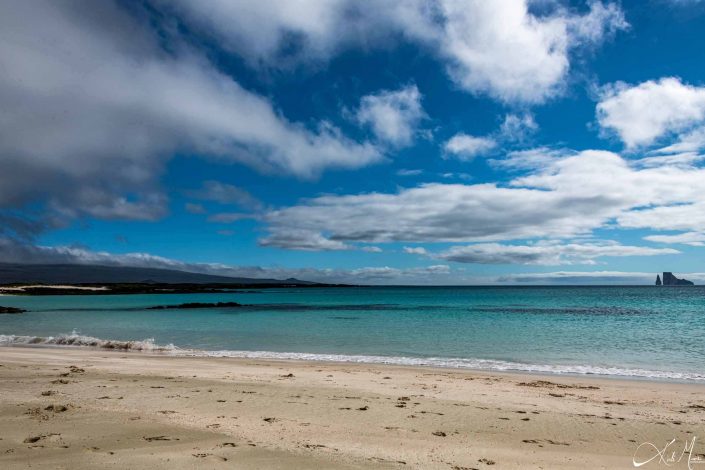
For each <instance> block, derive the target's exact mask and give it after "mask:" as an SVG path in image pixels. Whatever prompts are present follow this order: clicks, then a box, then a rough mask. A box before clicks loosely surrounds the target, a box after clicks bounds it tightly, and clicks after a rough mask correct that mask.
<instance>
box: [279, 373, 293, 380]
mask: <svg viewBox="0 0 705 470" xmlns="http://www.w3.org/2000/svg"><path fill="white" fill-rule="evenodd" d="M281 377H282V378H283V379H291V378H293V377H294V374H291V373H289V374H286V375H282V376H281Z"/></svg>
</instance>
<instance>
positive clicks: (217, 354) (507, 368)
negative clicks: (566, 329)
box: [0, 332, 705, 385]
mask: <svg viewBox="0 0 705 470" xmlns="http://www.w3.org/2000/svg"><path fill="white" fill-rule="evenodd" d="M6 338H23V339H28V340H29V339H30V338H31V339H37V341H36V342H11V343H7V342H6V341H5V342H3V341H2V340H3V339H6ZM48 338H52V339H55V340H56V341H55V342H45V341H46V340H47V339H48ZM40 340H41V341H40ZM8 347H12V348H14V347H20V348H22V347H25V348H58V349H62V348H71V349H79V350H80V349H89V350H90V349H92V350H95V351H122V352H130V353H133V352H134V353H143V354H160V355H165V356H172V357H198V358H229V359H249V360H267V361H293V362H297V361H300V362H304V363H323V364H339V365H343V364H363V365H379V366H401V367H420V368H429V369H440V370H451V371H452V370H459V371H471V372H480V373H483V372H484V373H490V374H492V373H507V374H527V375H536V376H546V377H574V378H583V377H585V378H591V377H594V378H598V379H600V378H605V379H610V380H629V381H637V382H657V383H683V384H701V385H705V375H700V374H695V373H690V372H666V371H658V370H646V369H623V368H618V367H596V366H586V365H578V366H575V365H573V366H566V365H539V364H525V367H526V368H520V367H513V366H521V365H524V364H521V363H515V362H508V361H497V360H492V359H467V358H437V357H432V358H424V357H412V356H405V357H400V356H377V355H348V354H333V353H298V352H276V351H248V350H205V349H189V348H180V347H178V346H174V345H173V344H169V345H158V344H155V343H154V342H153V340H150V339H144V340H111V339H102V338H95V337H90V336H84V335H80V334H77V333H75V332H74V333H72V334H71V335H57V336H55V337H52V336H47V337H39V336H31V335H0V348H8ZM478 363H486V364H498V365H501V366H502V367H497V366H495V367H481V366H476V365H474V364H478ZM550 368H556V369H555V370H546V369H550ZM586 368H591V369H592V370H605V371H607V370H620V371H623V372H632V373H631V374H627V373H622V374H618V373H614V374H610V373H603V372H593V371H587V372H579V371H576V370H579V369H586ZM542 369H544V370H542ZM571 369H573V370H571ZM649 374H650V375H649ZM657 374H658V375H657ZM668 374H670V376H669V375H668ZM677 375H680V377H679V376H677Z"/></svg>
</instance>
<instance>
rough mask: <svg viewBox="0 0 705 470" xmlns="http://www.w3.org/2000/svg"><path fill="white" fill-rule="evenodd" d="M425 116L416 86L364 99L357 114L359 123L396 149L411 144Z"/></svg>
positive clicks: (384, 92) (383, 92)
mask: <svg viewBox="0 0 705 470" xmlns="http://www.w3.org/2000/svg"><path fill="white" fill-rule="evenodd" d="M425 117H426V113H425V112H424V110H423V108H422V106H421V93H419V90H418V88H416V85H410V86H407V87H405V88H401V89H399V90H396V91H381V92H379V93H377V94H374V95H367V96H364V97H362V99H361V100H360V108H359V109H358V110H357V114H356V118H357V120H358V122H359V123H360V124H363V125H369V126H370V127H371V128H372V131H373V132H374V133H375V135H376V136H377V139H379V140H381V141H383V142H386V143H389V144H391V145H393V146H396V147H405V146H408V145H411V143H412V142H413V140H414V135H415V133H416V128H417V126H418V124H419V122H420V121H421V120H422V119H424V118H425Z"/></svg>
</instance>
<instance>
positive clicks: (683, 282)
mask: <svg viewBox="0 0 705 470" xmlns="http://www.w3.org/2000/svg"><path fill="white" fill-rule="evenodd" d="M663 285H664V286H693V285H695V284H693V282H691V281H689V280H687V279H678V278H677V277H676V276H674V275H673V273H668V272H665V273H663Z"/></svg>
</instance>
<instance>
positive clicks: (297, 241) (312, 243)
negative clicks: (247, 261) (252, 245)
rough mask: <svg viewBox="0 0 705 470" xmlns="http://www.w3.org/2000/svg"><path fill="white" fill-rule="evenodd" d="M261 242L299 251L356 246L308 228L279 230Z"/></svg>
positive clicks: (340, 248)
mask: <svg viewBox="0 0 705 470" xmlns="http://www.w3.org/2000/svg"><path fill="white" fill-rule="evenodd" d="M259 244H260V246H270V247H278V248H286V249H289V250H299V251H340V250H352V249H353V248H354V247H353V246H351V245H348V244H346V243H343V242H340V241H337V240H332V239H330V238H327V237H325V236H323V235H322V234H321V233H317V232H314V231H311V230H306V229H292V230H286V231H278V232H275V233H273V234H271V235H269V236H268V237H265V238H262V239H260V241H259Z"/></svg>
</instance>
